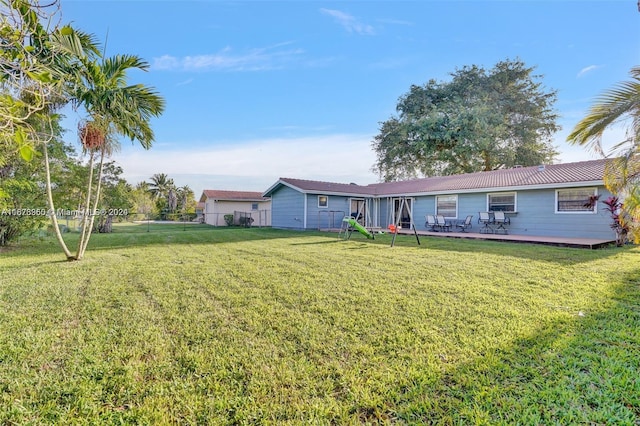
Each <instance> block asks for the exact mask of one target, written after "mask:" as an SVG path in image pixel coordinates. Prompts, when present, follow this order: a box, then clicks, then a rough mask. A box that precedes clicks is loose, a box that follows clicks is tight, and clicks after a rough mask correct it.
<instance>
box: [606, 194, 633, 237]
mask: <svg viewBox="0 0 640 426" xmlns="http://www.w3.org/2000/svg"><path fill="white" fill-rule="evenodd" d="M602 203H603V204H604V205H605V206H606V207H605V208H604V209H605V210H606V211H608V212H609V213H610V214H611V220H613V223H611V229H613V230H614V231H616V237H617V244H618V245H619V246H621V245H622V244H624V240H625V239H626V235H627V233H628V232H629V227H628V226H627V225H625V224H624V223H623V222H622V221H621V220H620V211H621V209H622V202H621V201H620V199H619V198H618V197H616V196H614V195H612V196H611V197H609V198H607V199H606V200H604V201H603V202H602Z"/></svg>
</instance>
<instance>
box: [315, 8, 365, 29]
mask: <svg viewBox="0 0 640 426" xmlns="http://www.w3.org/2000/svg"><path fill="white" fill-rule="evenodd" d="M320 12H322V13H324V14H325V15H329V16H331V17H333V18H334V19H335V21H336V22H337V23H338V24H340V25H342V27H343V28H344V29H345V30H347V31H348V32H350V33H351V32H354V33H356V34H360V35H373V34H374V33H375V31H374V29H373V27H372V26H371V25H368V24H365V23H363V22H360V21H359V20H358V19H356V18H355V17H353V16H351V15H349V14H348V13H345V12H342V11H340V10H335V9H324V8H323V9H320Z"/></svg>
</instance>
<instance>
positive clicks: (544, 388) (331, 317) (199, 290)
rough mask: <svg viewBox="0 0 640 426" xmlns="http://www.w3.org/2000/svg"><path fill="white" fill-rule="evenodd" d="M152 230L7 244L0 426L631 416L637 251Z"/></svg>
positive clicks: (637, 345)
mask: <svg viewBox="0 0 640 426" xmlns="http://www.w3.org/2000/svg"><path fill="white" fill-rule="evenodd" d="M146 231H147V226H146V225H138V226H135V225H126V226H119V227H117V228H116V232H114V233H113V234H108V235H101V234H96V235H94V236H93V237H92V240H91V243H90V247H89V250H88V251H87V255H86V258H85V260H83V261H81V262H66V261H64V256H63V255H62V254H61V253H60V252H59V250H58V247H57V245H56V243H55V240H54V239H53V238H51V237H47V238H44V239H41V240H32V241H31V240H25V241H23V242H22V243H21V244H20V245H19V246H17V247H14V248H11V249H9V250H3V251H2V252H0V256H1V258H0V259H1V261H0V423H1V424H20V425H22V424H56V425H58V424H96V425H97V424H154V425H156V424H185V425H187V424H189V425H191V424H216V425H217V424H278V425H280V424H301V423H306V424H340V425H342V424H360V423H370V424H379V423H383V424H384V423H397V424H405V423H406V424H421V423H428V424H431V423H436V424H492V425H493V424H523V425H530V424H545V425H548V424H563V425H565V424H623V425H624V424H628V425H638V424H640V368H639V364H640V248H638V247H624V248H608V249H603V250H584V249H568V248H556V247H545V246H533V245H525V244H509V243H496V242H486V241H484V242H483V241H471V240H458V239H455V240H454V239H452V240H448V239H443V238H422V239H421V242H422V245H421V246H418V245H417V244H416V241H415V238H413V237H409V236H399V237H398V239H397V241H396V245H395V247H393V248H391V247H390V246H389V243H390V236H389V235H382V236H378V237H376V240H375V241H369V240H365V239H364V238H363V237H362V236H360V235H356V234H354V235H353V237H352V239H351V240H349V241H343V240H339V239H338V238H337V236H336V235H335V234H320V233H297V232H288V231H278V230H271V229H256V228H252V229H229V228H210V227H207V226H200V225H189V226H186V227H184V226H182V225H175V226H173V225H169V226H166V225H164V226H159V225H158V226H152V227H151V232H146ZM67 238H68V239H69V240H71V241H73V240H74V238H77V236H75V235H73V234H67Z"/></svg>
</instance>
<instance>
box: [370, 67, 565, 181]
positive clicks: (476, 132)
mask: <svg viewBox="0 0 640 426" xmlns="http://www.w3.org/2000/svg"><path fill="white" fill-rule="evenodd" d="M533 71H534V68H531V67H527V66H525V64H524V63H523V62H521V61H519V60H515V61H511V60H505V61H502V62H499V63H497V64H496V65H495V66H494V67H493V68H492V69H491V70H488V71H487V70H485V69H484V68H482V67H479V66H476V65H472V66H466V67H464V68H462V69H460V70H456V71H455V72H453V73H451V76H452V79H451V81H448V82H439V81H436V80H430V81H429V82H427V83H426V84H425V85H423V86H415V85H414V86H411V88H410V90H409V92H408V93H406V94H404V95H402V96H401V97H400V99H399V102H398V105H397V107H396V110H397V111H398V115H397V116H394V117H391V118H389V119H388V120H387V121H385V122H382V123H381V126H380V133H379V134H378V135H377V136H376V137H375V140H374V142H373V149H374V150H375V152H376V154H377V162H376V164H375V165H374V167H373V170H374V171H376V172H377V173H378V174H379V175H380V176H381V178H382V179H383V180H384V181H393V180H399V179H407V178H414V177H422V176H435V175H451V174H457V173H471V172H478V171H488V170H495V169H499V168H504V167H513V166H515V165H523V166H528V165H537V164H542V163H549V162H552V161H553V159H554V158H555V156H556V155H557V151H556V150H555V148H554V147H553V145H552V135H553V134H554V133H555V132H556V131H557V130H558V129H559V127H558V125H557V124H556V119H557V114H556V113H555V111H554V109H553V104H554V102H555V100H556V91H555V90H549V89H546V88H545V87H544V86H543V85H542V83H541V82H540V78H541V77H540V76H538V75H534V74H533Z"/></svg>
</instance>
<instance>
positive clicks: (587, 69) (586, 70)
mask: <svg viewBox="0 0 640 426" xmlns="http://www.w3.org/2000/svg"><path fill="white" fill-rule="evenodd" d="M598 68H601V67H600V66H598V65H589V66H588V67H584V68H582V69H581V70H580V72H579V73H578V78H580V77H582V76H584V75H586V74H588V73H590V72H591V71H593V70H596V69H598Z"/></svg>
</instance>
